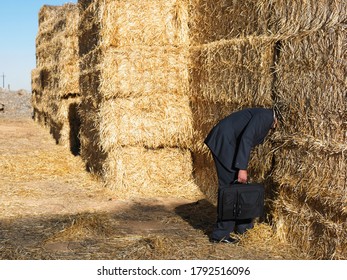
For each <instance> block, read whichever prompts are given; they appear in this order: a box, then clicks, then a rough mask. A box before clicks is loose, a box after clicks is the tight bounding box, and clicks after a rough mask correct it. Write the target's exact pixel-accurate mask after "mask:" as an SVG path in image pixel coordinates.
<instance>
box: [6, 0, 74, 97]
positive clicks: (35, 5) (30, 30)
mask: <svg viewBox="0 0 347 280" xmlns="http://www.w3.org/2000/svg"><path fill="white" fill-rule="evenodd" d="M65 3H77V0H75V1H73V0H72V1H63V0H10V1H4V0H2V1H1V2H0V87H3V77H2V76H3V74H4V75H5V84H4V85H5V88H8V86H10V89H11V90H19V89H26V90H29V91H30V90H31V70H32V69H34V68H35V66H36V58H35V38H36V35H37V31H38V12H39V10H40V8H41V7H42V6H43V5H63V4H65Z"/></svg>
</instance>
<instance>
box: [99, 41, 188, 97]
mask: <svg viewBox="0 0 347 280" xmlns="http://www.w3.org/2000/svg"><path fill="white" fill-rule="evenodd" d="M187 62H188V52H187V50H186V49H182V48H177V47H171V46H166V47H156V46H149V47H146V46H144V47H142V46H141V47H127V48H109V49H108V50H107V51H106V52H105V53H104V54H103V57H102V61H101V63H100V71H101V75H102V79H101V84H100V93H101V94H102V96H103V97H104V98H111V97H129V96H134V97H135V96H136V97H138V96H140V95H151V94H152V93H162V94H177V95H181V96H182V95H186V94H187V88H188V68H187Z"/></svg>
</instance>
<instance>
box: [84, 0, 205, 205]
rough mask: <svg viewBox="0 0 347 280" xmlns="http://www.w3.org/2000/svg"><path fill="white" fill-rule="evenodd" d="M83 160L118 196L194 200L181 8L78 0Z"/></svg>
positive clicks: (173, 1) (175, 1) (179, 4)
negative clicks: (79, 10) (167, 197)
mask: <svg viewBox="0 0 347 280" xmlns="http://www.w3.org/2000/svg"><path fill="white" fill-rule="evenodd" d="M79 5H80V9H81V21H80V30H81V34H80V54H81V78H80V86H81V89H82V95H83V100H82V106H81V110H80V114H81V117H82V129H81V143H82V156H83V158H84V159H85V160H86V162H87V164H88V166H89V168H90V170H92V171H93V172H94V173H97V174H99V175H101V176H102V177H103V178H104V180H105V182H106V185H107V186H109V187H110V188H112V189H114V190H115V191H116V193H117V195H118V196H119V197H132V196H139V195H140V196H144V197H145V196H178V197H186V198H196V197H198V196H200V195H201V194H200V192H199V189H198V187H197V185H195V184H194V183H193V180H192V179H193V178H192V157H191V153H190V151H189V149H188V148H189V147H190V146H191V142H192V135H193V128H192V112H191V109H190V106H189V96H188V67H187V63H188V55H189V52H188V51H189V50H188V47H187V46H188V43H189V42H188V38H187V35H188V33H187V28H188V26H187V11H188V9H187V2H186V1H179V0H170V1H167V0H165V1H164V0H162V1H135V0H133V1H132V0H129V1H120V0H117V1H116V0H114V1H111V0H108V1H97V0H95V1H79Z"/></svg>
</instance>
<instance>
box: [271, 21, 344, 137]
mask: <svg viewBox="0 0 347 280" xmlns="http://www.w3.org/2000/svg"><path fill="white" fill-rule="evenodd" d="M344 42H346V32H345V31H344V28H343V27H338V28H334V29H327V30H320V31H319V32H317V33H314V34H311V35H308V36H304V37H298V38H293V39H290V40H285V41H283V42H282V46H281V50H280V60H279V61H278V63H277V67H276V73H277V74H276V75H277V77H278V78H277V82H276V85H275V86H276V91H277V97H276V98H277V100H279V105H280V106H281V107H283V110H282V111H283V113H282V114H283V117H284V119H285V126H284V128H283V129H284V130H286V131H287V132H288V133H289V134H295V133H297V131H300V132H302V133H305V134H309V135H312V136H313V137H315V138H318V139H321V140H322V141H331V140H335V141H338V142H343V141H346V134H345V130H346V102H345V91H346V77H345V74H344V73H345V72H346V65H345V63H344V59H343V57H346V55H347V53H346V46H345V43H344ZM298 119H299V120H300V122H297V120H298ZM293 124H295V126H293Z"/></svg>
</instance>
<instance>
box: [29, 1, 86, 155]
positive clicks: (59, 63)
mask: <svg viewBox="0 0 347 280" xmlns="http://www.w3.org/2000/svg"><path fill="white" fill-rule="evenodd" d="M78 20H79V11H78V8H77V6H76V5H74V4H65V5H63V6H43V7H42V8H41V10H40V12H39V30H38V34H37V38H36V58H37V61H36V66H37V68H36V69H35V70H34V71H33V72H32V87H33V96H32V104H33V107H34V119H35V120H37V121H38V122H39V123H41V124H42V125H43V126H44V127H46V128H47V129H48V130H49V132H50V133H51V134H52V136H53V138H54V139H55V140H56V142H57V143H59V144H62V145H65V146H68V147H70V149H75V146H78V143H77V142H78V141H77V134H78V131H76V129H78V120H77V119H76V118H77V116H76V112H74V111H76V110H75V109H74V108H76V106H77V104H78V103H79V102H80V99H79V65H78V40H77V39H78V37H77V27H78V25H77V22H78Z"/></svg>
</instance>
